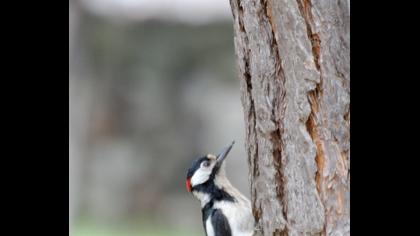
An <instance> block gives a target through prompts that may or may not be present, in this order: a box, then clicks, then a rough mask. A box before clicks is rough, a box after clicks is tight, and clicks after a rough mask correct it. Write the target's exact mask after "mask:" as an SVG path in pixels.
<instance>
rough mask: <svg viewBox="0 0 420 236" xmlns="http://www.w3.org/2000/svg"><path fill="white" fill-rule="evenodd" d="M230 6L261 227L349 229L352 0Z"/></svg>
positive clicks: (308, 231) (265, 0)
mask: <svg viewBox="0 0 420 236" xmlns="http://www.w3.org/2000/svg"><path fill="white" fill-rule="evenodd" d="M230 4H231V7H232V14H233V18H234V31H235V39H234V43H235V51H236V57H237V64H238V70H239V78H240V83H241V100H242V105H243V108H244V115H245V124H246V151H247V154H248V161H249V171H250V182H251V200H252V205H253V214H254V217H255V220H256V226H257V228H258V229H259V231H260V233H262V234H263V235H349V234H350V199H349V196H350V167H349V161H350V150H349V146H350V140H349V139H350V130H349V127H350V32H349V31H350V16H349V11H350V8H349V2H348V1H347V0H337V1H332V0H318V1H313V2H311V1H310V0H296V1H290V0H258V1H256V0H231V1H230Z"/></svg>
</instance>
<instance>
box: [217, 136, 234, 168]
mask: <svg viewBox="0 0 420 236" xmlns="http://www.w3.org/2000/svg"><path fill="white" fill-rule="evenodd" d="M233 144H235V141H232V144H231V145H229V146H227V147H225V148H224V149H223V150H222V152H220V154H219V155H217V163H218V164H219V165H221V164H222V163H223V160H225V158H226V156H227V155H228V153H229V152H230V149H232V146H233Z"/></svg>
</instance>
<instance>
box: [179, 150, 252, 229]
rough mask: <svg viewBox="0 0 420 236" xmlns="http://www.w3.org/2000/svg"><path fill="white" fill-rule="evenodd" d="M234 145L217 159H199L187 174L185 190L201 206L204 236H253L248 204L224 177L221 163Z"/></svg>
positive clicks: (210, 157) (211, 157)
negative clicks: (198, 201)
mask: <svg viewBox="0 0 420 236" xmlns="http://www.w3.org/2000/svg"><path fill="white" fill-rule="evenodd" d="M233 144H234V142H232V144H231V145H230V146H228V147H226V148H225V149H224V150H223V151H222V152H221V153H220V154H219V155H217V156H215V155H212V154H208V155H206V156H203V157H201V158H198V159H197V160H195V161H194V162H193V164H192V166H191V168H190V169H189V170H188V173H187V181H186V185H187V190H188V191H189V192H191V193H192V194H193V195H194V196H195V197H196V198H197V199H198V200H200V202H201V212H202V220H203V226H204V230H205V232H206V235H207V236H251V235H253V231H254V218H253V215H252V211H251V204H250V202H249V200H248V199H247V198H246V197H245V196H244V195H242V194H241V193H240V192H239V191H238V190H237V189H236V188H234V187H233V186H232V184H231V183H230V182H229V180H228V179H227V177H226V172H225V164H224V160H225V158H226V156H227V154H228V153H229V151H230V150H231V149H232V146H233Z"/></svg>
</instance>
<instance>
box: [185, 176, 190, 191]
mask: <svg viewBox="0 0 420 236" xmlns="http://www.w3.org/2000/svg"><path fill="white" fill-rule="evenodd" d="M186 185H187V190H188V192H191V179H190V178H188V179H187V182H186Z"/></svg>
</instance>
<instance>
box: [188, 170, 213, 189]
mask: <svg viewBox="0 0 420 236" xmlns="http://www.w3.org/2000/svg"><path fill="white" fill-rule="evenodd" d="M210 175H211V168H209V169H203V168H200V169H198V170H197V171H196V172H195V173H194V175H193V176H192V178H191V185H192V186H193V187H194V186H196V185H199V184H202V183H204V182H206V181H207V180H208V179H209V177H210Z"/></svg>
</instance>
